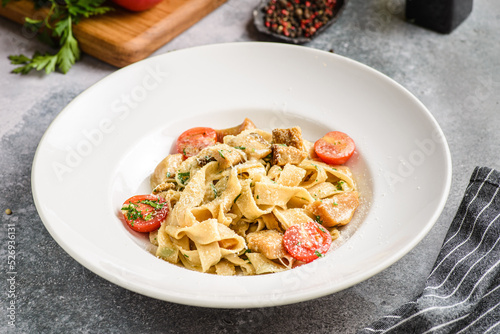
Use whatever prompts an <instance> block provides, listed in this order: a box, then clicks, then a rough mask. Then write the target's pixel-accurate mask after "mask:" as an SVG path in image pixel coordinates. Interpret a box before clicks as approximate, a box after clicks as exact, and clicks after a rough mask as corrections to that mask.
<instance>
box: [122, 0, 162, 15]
mask: <svg viewBox="0 0 500 334" xmlns="http://www.w3.org/2000/svg"><path fill="white" fill-rule="evenodd" d="M112 1H113V2H114V3H116V4H117V5H120V6H122V7H123V8H126V9H128V10H131V11H134V12H140V11H143V10H146V9H150V8H153V7H154V6H156V5H157V4H159V3H160V2H162V1H163V0H112Z"/></svg>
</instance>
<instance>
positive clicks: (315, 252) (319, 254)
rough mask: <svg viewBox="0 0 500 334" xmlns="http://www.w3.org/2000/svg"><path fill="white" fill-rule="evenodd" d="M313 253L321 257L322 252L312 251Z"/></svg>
mask: <svg viewBox="0 0 500 334" xmlns="http://www.w3.org/2000/svg"><path fill="white" fill-rule="evenodd" d="M314 255H316V256H317V257H323V254H321V253H320V252H318V251H314Z"/></svg>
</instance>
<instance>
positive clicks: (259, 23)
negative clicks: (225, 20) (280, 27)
mask: <svg viewBox="0 0 500 334" xmlns="http://www.w3.org/2000/svg"><path fill="white" fill-rule="evenodd" d="M347 1H348V0H337V3H336V5H335V8H334V9H333V16H332V18H331V19H330V20H329V21H328V22H327V23H326V24H325V25H324V26H322V27H320V28H319V29H318V30H317V31H316V32H315V33H314V35H312V36H311V37H295V38H292V37H287V36H284V35H281V34H277V33H275V32H273V31H271V30H269V28H267V27H266V26H265V25H264V16H265V15H264V11H263V9H264V8H265V7H266V5H267V4H268V3H269V0H262V1H261V2H260V4H259V5H258V6H257V7H256V8H255V9H254V10H253V22H254V25H255V27H256V28H257V30H258V31H259V32H261V33H264V34H266V35H270V36H272V37H274V38H276V39H279V40H282V41H284V42H288V43H293V44H304V43H307V42H310V41H312V40H313V39H314V38H315V37H316V36H318V35H319V34H321V33H322V32H323V31H325V30H326V29H327V28H328V27H329V26H331V25H332V24H333V23H334V22H335V21H337V18H338V17H339V16H340V14H341V13H342V11H343V10H344V8H345V6H346V5H347Z"/></svg>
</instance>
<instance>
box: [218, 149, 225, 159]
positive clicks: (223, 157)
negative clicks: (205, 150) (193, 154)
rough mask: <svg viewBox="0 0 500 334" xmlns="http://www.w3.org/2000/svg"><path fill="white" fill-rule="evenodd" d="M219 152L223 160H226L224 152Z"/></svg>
mask: <svg viewBox="0 0 500 334" xmlns="http://www.w3.org/2000/svg"><path fill="white" fill-rule="evenodd" d="M217 152H219V155H220V156H221V158H222V159H226V157H225V156H224V154H222V150H218V151H217Z"/></svg>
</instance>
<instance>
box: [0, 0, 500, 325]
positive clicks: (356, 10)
mask: <svg viewBox="0 0 500 334" xmlns="http://www.w3.org/2000/svg"><path fill="white" fill-rule="evenodd" d="M257 2H258V0H229V2H227V3H226V4H224V5H223V6H222V7H220V8H219V9H217V10H216V11H215V12H213V13H212V14H210V15H209V16H207V17H206V18H205V19H203V20H202V21H201V22H199V23H198V24H196V25H195V26H193V27H192V28H191V29H189V30H188V31H186V32H185V33H183V34H182V35H181V36H179V37H178V38H176V39H175V40H173V41H172V42H170V43H169V44H167V45H165V46H164V47H162V48H161V49H160V50H158V51H157V52H155V54H162V53H165V52H167V51H170V50H175V49H181V48H186V47H191V46H197V45H204V44H211V43H222V42H234V41H268V40H269V39H267V38H266V37H265V36H262V35H260V34H258V33H257V32H256V31H255V29H254V28H253V27H252V24H251V13H252V9H253V7H255V6H256V5H257ZM403 9H404V1H403V0H369V1H367V0H350V2H349V4H348V7H347V9H346V10H345V11H344V13H343V15H342V17H341V18H340V19H339V20H338V21H337V23H336V24H335V25H334V26H332V27H330V28H329V29H328V30H327V31H326V32H325V33H324V34H322V35H320V36H318V37H317V38H316V39H315V40H314V41H313V42H311V43H309V44H308V46H309V47H312V48H317V49H322V50H330V49H333V51H334V52H335V53H337V54H340V55H343V56H347V57H349V58H352V59H355V60H357V61H360V62H362V63H364V64H366V65H369V66H371V67H373V68H375V69H377V70H379V71H381V72H383V73H385V74H387V75H388V76H390V77H392V78H393V79H395V80H396V81H398V82H399V83H401V84H402V85H403V86H405V87H406V88H407V89H409V90H410V91H411V92H412V93H413V94H415V95H416V96H417V97H418V98H419V99H420V100H421V101H422V102H423V103H424V104H425V105H426V106H427V107H428V108H429V110H430V111H431V112H432V114H433V115H434V116H435V118H436V119H437V121H438V122H439V124H440V125H441V127H442V129H443V131H444V133H445V135H446V138H447V140H448V143H449V146H450V150H451V154H452V161H453V178H452V186H451V192H450V196H449V198H448V201H447V204H446V206H445V208H444V211H443V213H442V214H441V216H440V218H439V219H438V221H437V223H436V224H435V226H434V227H433V229H432V230H431V231H430V233H429V234H428V235H427V236H426V237H425V238H424V239H423V240H422V241H421V242H420V243H419V244H418V245H417V246H416V247H415V248H414V249H413V250H412V251H411V252H410V253H409V254H407V255H406V256H404V257H403V258H402V259H401V260H400V261H398V262H397V263H395V264H394V265H392V266H391V267H389V268H388V269H386V270H384V271H383V272H381V273H379V274H378V275H376V276H374V277H372V278H370V279H368V280H367V281H365V282H363V283H360V284H358V285H356V286H354V287H351V288H349V289H346V290H344V291H341V292H338V293H335V294H332V295H329V296H326V297H323V298H319V299H316V300H311V301H307V302H303V303H298V304H294V305H287V306H280V307H272V308H265V309H230V310H227V309H209V308H198V307H190V306H184V305H177V304H172V303H168V302H163V301H159V300H155V299H151V298H149V297H144V296H142V295H139V294H136V293H134V292H130V291H128V290H125V289H123V288H121V287H118V286H116V285H114V284H112V283H110V282H108V281H106V280H104V279H102V278H100V277H99V276H97V275H95V274H94V273H92V272H91V271H89V270H87V269H86V268H84V267H83V266H81V265H80V264H79V263H77V262H76V261H75V260H73V259H72V258H71V257H70V256H69V255H68V254H67V253H65V252H64V251H63V250H62V249H61V248H60V247H59V245H58V244H57V243H56V242H55V241H54V240H53V239H52V237H51V236H50V235H49V233H48V232H47V230H46V229H45V227H44V226H43V224H42V222H41V220H40V218H39V217H38V215H37V212H36V209H35V206H34V204H33V199H32V196H31V184H30V173H31V163H32V160H33V156H34V153H35V150H36V147H37V145H38V142H39V140H40V138H41V136H42V135H43V133H44V131H45V130H46V129H47V127H48V125H49V124H50V122H51V121H52V120H53V119H54V118H55V117H56V116H57V114H58V113H59V112H60V111H61V110H62V109H63V107H64V106H65V105H66V104H67V103H69V102H70V101H71V100H72V99H73V98H74V97H75V96H76V95H78V94H79V93H80V92H82V91H83V90H85V89H86V88H88V87H89V86H90V85H92V84H93V83H95V82H97V81H98V80H99V79H101V78H103V77H105V76H106V75H108V74H110V73H112V72H113V71H115V70H116V69H115V68H113V67H112V66H109V65H107V64H105V63H102V62H100V61H99V60H97V59H94V58H92V57H90V56H84V57H83V59H82V61H80V62H79V63H78V64H77V65H76V66H74V68H73V69H72V70H71V71H70V72H69V73H68V74H67V75H60V74H52V75H49V76H45V75H42V74H31V75H28V76H24V77H21V76H16V75H13V74H9V72H10V70H11V69H12V66H11V65H10V64H9V63H8V60H7V56H8V55H9V54H13V53H21V52H22V53H27V54H31V53H32V52H33V51H34V50H36V49H40V48H43V46H42V45H41V44H39V43H38V42H37V41H35V40H34V39H29V38H26V37H24V36H23V33H22V30H21V27H20V26H19V25H17V24H14V23H11V22H9V21H7V20H5V19H3V18H0V120H1V122H2V123H1V127H0V139H1V140H0V180H1V182H0V193H1V197H0V209H1V211H0V217H1V226H0V241H1V242H0V261H1V264H0V268H1V269H0V270H1V271H0V277H1V280H0V295H1V297H0V304H1V308H0V309H1V312H0V333H246V332H248V333H252V332H260V333H287V332H292V333H354V332H355V331H356V329H357V328H359V327H360V326H362V325H366V324H368V323H370V322H371V321H373V320H375V319H377V317H379V316H381V315H383V314H384V313H386V312H389V311H390V310H392V309H394V308H396V307H397V306H398V305H400V304H401V303H403V302H404V301H406V300H407V299H409V298H411V297H413V296H415V295H416V294H418V292H419V290H420V289H421V288H422V286H423V284H424V282H425V279H426V276H427V274H428V273H429V270H430V268H431V267H432V265H433V262H434V259H435V257H436V255H437V253H438V251H439V248H440V245H441V243H442V240H443V237H444V235H445V233H446V231H447V228H448V226H449V224H450V222H451V220H452V218H453V216H454V214H455V211H456V209H457V206H458V204H459V202H460V200H461V197H462V194H463V192H464V190H465V187H466V185H467V182H468V178H469V176H470V174H471V172H472V170H473V168H474V167H475V166H477V165H481V166H489V167H494V168H500V158H499V154H498V153H499V148H500V131H499V130H500V114H499V107H500V106H499V99H500V56H499V55H500V34H499V33H498V32H499V31H500V2H498V1H497V0H482V1H476V2H475V3H474V9H473V12H472V14H471V16H470V17H469V18H468V19H467V20H466V21H465V22H464V23H463V24H462V25H460V26H459V27H458V28H457V29H456V30H455V31H454V32H452V33H451V34H450V35H441V34H438V33H435V32H433V31H429V30H426V29H423V28H420V27H417V26H414V25H412V24H409V23H407V22H405V21H404V19H403V17H404V15H403ZM381 131H383V129H381ZM6 208H10V209H12V211H13V214H12V215H10V216H8V215H6V214H4V210H5V209H6ZM8 224H11V225H15V241H16V271H17V274H16V276H15V278H16V281H15V294H16V296H15V298H14V299H15V301H16V310H15V315H16V327H15V328H12V327H9V326H8V314H9V311H8V309H7V307H8V306H9V304H8V303H9V301H10V300H12V298H7V294H8V290H9V286H10V284H9V281H7V279H8V278H9V275H8V274H7V272H8V266H7V261H8V259H7V251H8V240H9V239H8V236H9V234H8V229H7V227H8Z"/></svg>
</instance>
